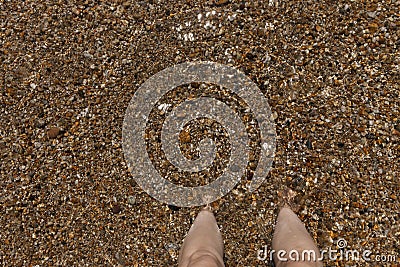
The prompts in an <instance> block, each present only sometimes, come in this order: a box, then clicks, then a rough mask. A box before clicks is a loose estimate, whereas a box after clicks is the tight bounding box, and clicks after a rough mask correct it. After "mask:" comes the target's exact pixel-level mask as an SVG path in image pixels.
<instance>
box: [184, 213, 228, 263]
mask: <svg viewBox="0 0 400 267" xmlns="http://www.w3.org/2000/svg"><path fill="white" fill-rule="evenodd" d="M178 261H179V267H187V266H190V267H196V266H202V267H223V266H224V263H223V242H222V236H221V233H220V231H219V229H218V225H217V222H216V220H215V217H214V215H213V213H212V212H211V211H208V210H202V211H201V212H200V213H199V214H198V215H197V217H196V220H195V221H194V223H193V225H192V227H191V228H190V230H189V233H188V234H187V236H186V237H185V240H184V242H183V245H182V248H181V251H180V253H179V260H178Z"/></svg>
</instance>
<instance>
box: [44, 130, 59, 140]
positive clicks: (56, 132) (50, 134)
mask: <svg viewBox="0 0 400 267" xmlns="http://www.w3.org/2000/svg"><path fill="white" fill-rule="evenodd" d="M59 134H60V128H58V127H51V128H50V129H49V130H48V131H47V136H48V137H49V138H51V139H54V138H56V137H57V135H59Z"/></svg>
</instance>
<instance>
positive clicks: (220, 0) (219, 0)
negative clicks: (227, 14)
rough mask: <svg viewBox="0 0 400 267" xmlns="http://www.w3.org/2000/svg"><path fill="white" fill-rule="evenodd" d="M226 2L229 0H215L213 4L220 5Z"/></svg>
mask: <svg viewBox="0 0 400 267" xmlns="http://www.w3.org/2000/svg"><path fill="white" fill-rule="evenodd" d="M227 3H229V0H217V1H215V5H216V6H222V5H225V4H227Z"/></svg>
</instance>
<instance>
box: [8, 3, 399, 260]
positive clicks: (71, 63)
mask: <svg viewBox="0 0 400 267" xmlns="http://www.w3.org/2000/svg"><path fill="white" fill-rule="evenodd" d="M50 2H52V3H46V4H45V3H44V1H30V0H29V1H6V0H0V66H1V67H0V88H1V94H0V99H1V106H0V111H1V120H0V123H1V124H0V125H1V126H0V138H1V139H0V155H1V165H0V166H1V167H0V174H1V179H0V185H1V194H0V203H1V213H2V216H1V218H0V228H1V229H2V230H1V232H0V241H1V242H0V246H1V249H0V262H1V265H2V266H174V265H176V259H177V253H178V250H179V247H180V245H181V244H182V239H183V237H184V235H185V233H186V232H187V231H188V229H189V227H190V225H191V223H192V221H193V219H194V217H195V216H196V214H197V212H198V211H199V208H177V207H173V206H167V205H165V204H162V203H159V202H157V201H156V200H154V199H152V198H151V197H150V196H148V195H147V194H146V193H145V192H144V191H142V190H141V189H140V188H139V186H138V185H137V184H136V183H135V182H134V179H133V178H132V175H131V174H130V172H129V171H128V168H127V166H126V163H125V161H124V156H123V152H122V145H121V139H122V122H123V118H124V112H125V110H126V108H127V106H128V104H129V101H130V99H131V98H132V96H133V95H134V93H135V90H137V89H138V88H139V86H140V85H141V84H142V83H143V82H144V81H145V80H146V79H147V78H149V77H150V76H151V75H153V74H155V73H157V72H159V71H161V70H162V69H164V68H166V67H170V66H173V65H174V64H177V63H182V62H185V61H195V60H209V61H215V62H219V63H223V64H228V65H230V66H234V67H236V68H238V69H240V70H241V71H243V72H244V73H246V74H247V75H248V77H250V78H251V79H252V80H253V81H254V82H255V83H256V84H257V85H258V86H259V87H260V89H261V90H262V91H263V93H264V94H265V96H266V97H267V98H268V99H269V104H270V106H271V109H272V111H273V113H274V115H275V117H276V118H275V122H276V132H277V150H276V156H275V162H274V163H273V167H272V169H271V171H270V173H269V175H268V177H267V180H266V181H265V183H264V184H263V185H262V186H261V187H260V188H259V189H258V190H257V191H255V192H253V193H248V192H246V191H244V190H242V187H240V185H239V186H238V187H237V188H235V189H234V190H233V191H232V192H231V193H230V194H228V195H227V196H225V197H224V198H222V199H221V200H219V201H217V202H215V203H213V207H214V209H215V211H216V217H217V220H218V222H219V224H220V226H221V229H222V234H223V237H224V240H225V241H224V242H225V261H226V266H264V265H268V264H269V263H268V262H263V261H261V260H259V259H257V251H258V250H260V249H262V248H263V247H264V246H265V245H267V246H269V245H270V242H271V237H272V233H273V223H274V220H275V218H276V211H277V203H278V197H279V196H278V195H279V194H278V192H280V190H281V189H282V188H283V187H289V188H292V189H293V190H295V191H296V192H297V193H298V198H297V201H298V205H299V210H298V214H299V215H300V218H301V219H302V220H303V221H304V222H305V224H306V226H307V227H308V229H309V230H310V232H311V233H312V235H313V236H314V237H315V238H316V240H317V242H318V245H319V246H320V247H321V248H324V249H327V248H329V247H332V248H335V246H336V245H335V244H336V241H337V240H338V239H339V238H344V239H345V240H346V241H347V248H349V249H352V250H359V251H363V250H366V249H369V250H372V251H373V254H374V255H378V254H381V255H394V256H397V261H395V262H391V263H383V262H378V261H377V259H375V260H373V261H372V262H369V263H367V262H363V261H351V260H349V261H346V260H339V259H338V260H336V261H326V265H327V266H349V265H352V266H399V259H400V243H399V240H400V226H399V225H400V223H399V220H400V215H399V210H400V207H399V199H400V194H399V190H400V183H399V177H400V175H399V169H400V168H399V167H400V149H399V148H400V98H399V89H400V85H399V81H400V68H399V65H400V52H399V48H400V13H399V10H400V1H358V0H355V1H348V2H346V1H278V0H271V1H229V0H218V1H197V0H193V1H178V2H176V1H152V0H149V1H138V2H131V1H125V2H122V1H112V3H106V2H105V1H89V0H86V1H83V0H82V1H76V2H75V1H58V2H57V1H50ZM110 2H111V1H110Z"/></svg>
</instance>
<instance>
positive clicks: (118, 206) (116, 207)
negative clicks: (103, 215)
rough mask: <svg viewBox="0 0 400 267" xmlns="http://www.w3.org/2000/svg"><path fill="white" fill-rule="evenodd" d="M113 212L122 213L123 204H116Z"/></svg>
mask: <svg viewBox="0 0 400 267" xmlns="http://www.w3.org/2000/svg"><path fill="white" fill-rule="evenodd" d="M112 212H113V213H114V214H117V213H120V212H121V206H120V205H118V204H114V205H113V207H112Z"/></svg>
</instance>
